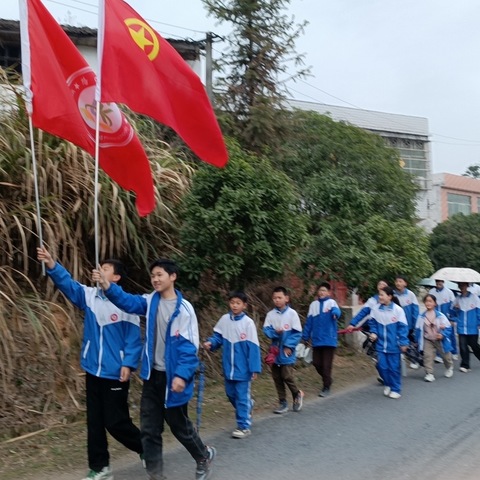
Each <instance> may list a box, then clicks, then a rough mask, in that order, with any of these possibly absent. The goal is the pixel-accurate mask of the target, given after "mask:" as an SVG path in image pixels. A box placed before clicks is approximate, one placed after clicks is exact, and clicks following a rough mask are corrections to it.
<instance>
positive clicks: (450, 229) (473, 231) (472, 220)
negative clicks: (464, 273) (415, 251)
mask: <svg viewBox="0 0 480 480" xmlns="http://www.w3.org/2000/svg"><path fill="white" fill-rule="evenodd" d="M479 250H480V215H479V214H478V213H473V214H471V215H463V214H461V213H457V214H456V215H454V216H453V217H451V218H449V219H448V220H446V221H445V222H443V223H440V224H439V225H437V226H436V227H435V228H434V229H433V231H432V233H431V235H430V258H431V260H432V263H433V266H434V268H435V270H439V269H440V268H443V267H467V268H473V269H474V270H477V271H480V258H479V256H478V252H479Z"/></svg>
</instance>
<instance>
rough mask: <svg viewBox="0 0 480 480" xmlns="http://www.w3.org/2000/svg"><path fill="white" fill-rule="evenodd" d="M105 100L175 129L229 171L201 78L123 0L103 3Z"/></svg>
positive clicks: (197, 151)
mask: <svg viewBox="0 0 480 480" xmlns="http://www.w3.org/2000/svg"><path fill="white" fill-rule="evenodd" d="M98 41H99V50H98V51H99V54H98V57H99V62H100V72H101V73H100V78H101V82H100V83H101V85H100V86H101V99H102V101H107V102H120V103H124V104H126V105H128V106H129V107H130V108H131V109H132V110H134V111H136V112H139V113H143V114H145V115H148V116H150V117H152V118H154V119H155V120H157V121H158V122H160V123H163V124H165V125H168V126H169V127H171V128H172V129H173V130H175V131H176V132H177V133H178V135H179V136H180V137H181V138H182V139H183V140H184V141H185V143H186V144H187V145H188V146H189V147H190V148H191V149H192V150H193V152H194V153H195V154H196V155H197V156H198V157H199V158H200V159H202V160H203V161H205V162H207V163H210V164H212V165H215V166H216V167H223V166H225V165H226V163H227V160H228V154H227V150H226V147H225V143H224V141H223V136H222V132H221V131H220V127H219V126H218V123H217V119H216V117H215V114H214V112H213V109H212V106H211V104H210V101H209V99H208V96H207V93H206V91H205V87H204V86H203V84H202V82H201V81H200V78H199V77H198V76H197V74H196V73H195V72H194V71H193V70H192V69H191V67H190V66H189V65H188V64H187V63H186V62H185V60H183V58H182V57H181V56H180V55H179V54H178V53H177V52H176V50H175V49H174V48H173V47H172V46H171V45H170V44H169V43H168V42H167V41H166V40H165V39H163V38H162V37H161V36H160V35H159V34H158V33H157V32H156V31H155V30H153V28H152V27H151V26H150V25H149V24H148V23H147V22H145V20H144V19H143V18H142V17H141V16H140V15H139V14H138V13H137V12H136V11H135V10H133V9H132V8H131V7H130V6H129V5H128V4H127V3H125V2H124V1H123V0H100V13H99V27H98Z"/></svg>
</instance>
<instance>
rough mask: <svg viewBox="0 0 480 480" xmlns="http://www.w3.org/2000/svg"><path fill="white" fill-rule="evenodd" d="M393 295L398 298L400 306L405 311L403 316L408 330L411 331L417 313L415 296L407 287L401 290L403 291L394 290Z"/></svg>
mask: <svg viewBox="0 0 480 480" xmlns="http://www.w3.org/2000/svg"><path fill="white" fill-rule="evenodd" d="M395 296H396V297H397V298H398V301H399V302H400V306H401V307H402V308H403V311H404V312H405V317H406V319H407V323H408V330H409V332H413V330H414V328H415V323H417V318H418V314H419V308H418V300H417V296H416V295H415V294H414V293H413V292H412V291H411V290H409V289H408V288H405V289H404V290H403V293H400V292H398V291H397V290H395Z"/></svg>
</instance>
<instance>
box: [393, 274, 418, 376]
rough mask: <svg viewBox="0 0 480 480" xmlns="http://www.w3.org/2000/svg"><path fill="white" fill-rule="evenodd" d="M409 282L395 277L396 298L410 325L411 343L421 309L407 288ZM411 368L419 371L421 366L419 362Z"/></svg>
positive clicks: (414, 363) (404, 278)
mask: <svg viewBox="0 0 480 480" xmlns="http://www.w3.org/2000/svg"><path fill="white" fill-rule="evenodd" d="M407 286H408V282H407V279H406V277H404V276H403V275H397V276H396V277H395V291H394V293H395V296H396V297H397V299H398V301H399V303H400V306H401V307H402V308H403V311H404V312H405V318H406V319H407V323H408V338H409V340H410V341H411V342H413V341H414V339H415V334H414V330H415V324H416V322H417V318H418V314H419V308H418V300H417V296H416V295H415V294H414V293H413V292H412V291H411V290H409V289H408V288H407ZM410 368H412V369H414V370H418V369H419V368H420V365H419V364H418V363H417V362H410Z"/></svg>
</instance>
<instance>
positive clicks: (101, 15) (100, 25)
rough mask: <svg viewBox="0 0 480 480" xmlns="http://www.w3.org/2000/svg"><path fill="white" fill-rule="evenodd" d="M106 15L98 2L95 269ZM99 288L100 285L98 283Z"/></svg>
mask: <svg viewBox="0 0 480 480" xmlns="http://www.w3.org/2000/svg"><path fill="white" fill-rule="evenodd" d="M104 14H105V5H104V1H103V0H100V1H99V2H98V29H97V61H98V71H97V84H96V86H95V104H96V115H95V197H94V205H93V209H94V215H93V218H94V231H95V268H98V267H99V263H100V258H99V241H98V238H99V231H98V230H99V228H98V197H99V188H98V169H99V159H100V106H101V104H100V101H101V85H102V77H101V75H102V56H103V28H104V22H105V20H104ZM97 288H99V285H98V283H97Z"/></svg>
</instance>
